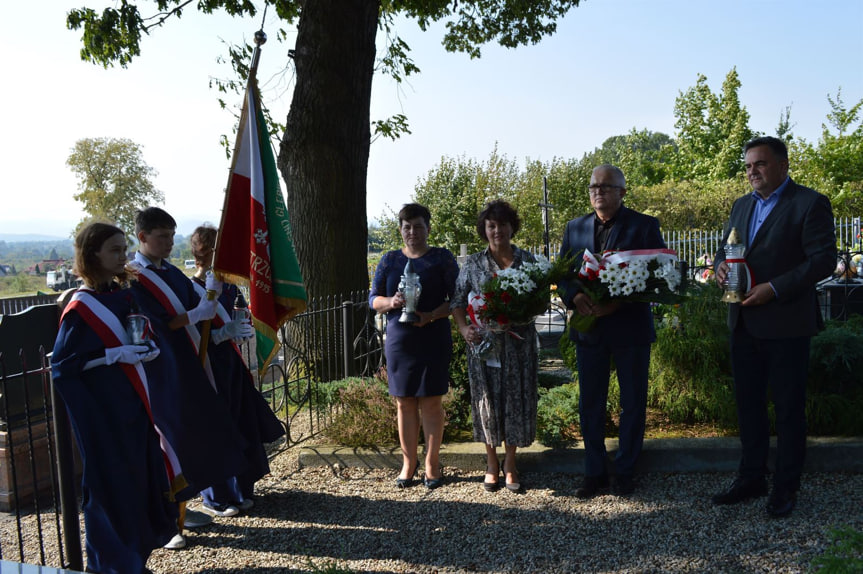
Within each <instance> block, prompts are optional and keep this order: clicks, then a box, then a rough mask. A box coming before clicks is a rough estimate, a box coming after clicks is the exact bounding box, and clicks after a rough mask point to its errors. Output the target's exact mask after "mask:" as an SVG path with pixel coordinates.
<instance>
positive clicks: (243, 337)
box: [234, 321, 255, 343]
mask: <svg viewBox="0 0 863 574" xmlns="http://www.w3.org/2000/svg"><path fill="white" fill-rule="evenodd" d="M254 336H255V328H254V327H252V325H251V324H249V323H248V322H246V321H243V330H242V332H241V333H240V335H239V337H235V338H234V342H235V343H242V342H243V341H248V340H249V339H251V338H252V337H254Z"/></svg>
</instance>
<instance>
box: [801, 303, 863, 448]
mask: <svg viewBox="0 0 863 574" xmlns="http://www.w3.org/2000/svg"><path fill="white" fill-rule="evenodd" d="M861 366H863V316H860V315H850V316H849V317H848V320H847V321H828V322H827V325H826V328H825V329H824V331H822V332H820V333H819V334H818V335H816V336H815V337H813V338H812V344H811V347H810V350H809V378H808V381H807V388H806V419H807V423H808V425H809V432H810V433H811V434H821V435H846V436H853V435H859V434H863V418H861V417H860V412H861V411H863V386H861V385H860V380H861Z"/></svg>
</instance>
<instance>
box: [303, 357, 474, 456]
mask: <svg viewBox="0 0 863 574" xmlns="http://www.w3.org/2000/svg"><path fill="white" fill-rule="evenodd" d="M316 392H317V396H316V401H317V404H318V405H319V408H322V409H323V408H329V409H330V410H331V411H332V412H333V415H332V417H331V418H332V420H331V421H330V424H329V425H328V426H327V428H326V429H325V430H324V435H325V436H326V437H327V438H328V439H330V440H331V441H333V442H335V443H336V444H341V445H344V446H351V447H377V446H385V445H392V444H398V442H399V441H398V426H397V423H396V416H397V411H396V402H395V399H394V398H393V397H392V396H390V394H389V389H388V388H387V381H386V370H383V371H382V372H381V376H380V377H375V378H373V379H371V378H361V377H349V378H347V379H341V380H338V381H332V382H329V383H321V384H319V385H317V391H316ZM442 404H443V409H444V440H447V439H450V440H452V439H456V438H458V434H459V433H460V432H462V431H464V429H465V425H464V424H462V426H458V425H455V424H452V422H451V421H453V420H454V419H456V418H457V417H458V416H460V411H461V410H462V409H463V404H464V400H463V398H462V390H461V389H459V388H456V387H452V388H450V391H449V392H448V393H447V394H446V395H444V397H443V401H442ZM469 412H470V405H468V413H469ZM466 425H467V426H468V427H469V425H470V419H469V418H468V419H467V423H466ZM422 439H423V437H422V433H420V440H422Z"/></svg>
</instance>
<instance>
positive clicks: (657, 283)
mask: <svg viewBox="0 0 863 574" xmlns="http://www.w3.org/2000/svg"><path fill="white" fill-rule="evenodd" d="M581 260H582V265H581V269H580V270H579V272H578V277H577V279H576V281H577V282H578V283H579V285H580V286H581V289H582V291H584V293H586V294H587V295H589V296H590V298H591V299H593V300H594V301H597V302H600V303H604V302H608V301H611V300H614V301H625V302H626V301H628V302H634V301H641V302H651V303H654V302H655V303H679V302H680V301H681V300H682V299H683V295H682V293H681V290H682V285H681V279H682V275H681V272H680V263H679V261H678V259H677V253H675V252H674V251H672V250H671V249H638V250H633V251H603V252H602V253H601V254H600V256H599V258H597V257H596V256H595V255H594V254H593V253H591V252H590V251H588V250H587V249H585V250H584V251H583V252H582V254H581ZM595 322H596V317H595V316H592V315H579V314H578V313H574V314H573V315H572V319H571V320H570V324H571V326H572V327H573V328H574V329H576V330H578V331H582V332H587V331H589V330H590V329H592V328H593V325H594V323H595Z"/></svg>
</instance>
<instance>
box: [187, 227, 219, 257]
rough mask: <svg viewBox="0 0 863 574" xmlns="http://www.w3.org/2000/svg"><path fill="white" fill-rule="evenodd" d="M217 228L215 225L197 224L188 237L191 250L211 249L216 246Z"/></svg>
mask: <svg viewBox="0 0 863 574" xmlns="http://www.w3.org/2000/svg"><path fill="white" fill-rule="evenodd" d="M217 234H218V230H217V229H216V228H215V226H213V225H210V224H209V223H205V224H203V225H199V226H198V227H196V228H195V231H193V232H192V235H191V236H190V237H189V244H190V245H191V246H192V250H193V251H201V250H203V249H213V248H215V247H216V235H217Z"/></svg>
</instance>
